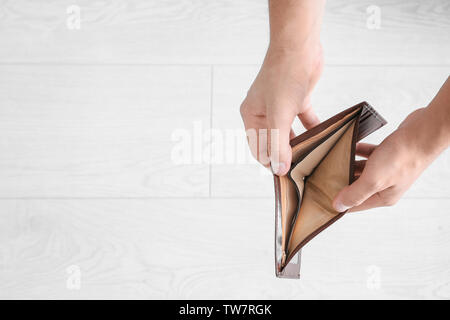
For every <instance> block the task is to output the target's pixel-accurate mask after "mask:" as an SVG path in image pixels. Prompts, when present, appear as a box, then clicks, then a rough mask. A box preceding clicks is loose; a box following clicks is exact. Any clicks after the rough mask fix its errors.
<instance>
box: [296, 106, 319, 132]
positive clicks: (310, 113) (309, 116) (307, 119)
mask: <svg viewBox="0 0 450 320" xmlns="http://www.w3.org/2000/svg"><path fill="white" fill-rule="evenodd" d="M298 118H299V119H300V121H301V123H302V124H303V126H304V127H305V128H306V129H311V128H313V127H315V126H316V125H318V124H319V123H320V120H319V117H318V116H317V115H316V113H315V112H314V110H313V108H312V107H309V108H307V109H306V110H305V111H303V112H302V113H299V114H298Z"/></svg>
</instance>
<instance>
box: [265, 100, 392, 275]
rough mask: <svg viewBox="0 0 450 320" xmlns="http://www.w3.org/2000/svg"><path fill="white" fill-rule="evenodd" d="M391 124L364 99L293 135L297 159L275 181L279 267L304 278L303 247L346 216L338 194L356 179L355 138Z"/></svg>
mask: <svg viewBox="0 0 450 320" xmlns="http://www.w3.org/2000/svg"><path fill="white" fill-rule="evenodd" d="M385 124H386V120H384V119H383V117H381V116H380V115H379V114H378V113H377V112H376V111H375V110H374V109H373V108H372V107H371V106H370V105H369V104H368V103H367V102H361V103H359V104H357V105H356V106H353V107H351V108H349V109H347V110H345V111H343V112H341V113H339V114H337V115H335V116H334V117H332V118H330V119H328V120H326V121H324V122H322V123H320V124H319V125H317V126H316V127H314V128H312V129H310V130H308V131H306V132H304V133H303V134H301V135H299V136H297V137H295V138H293V139H292V140H291V141H290V144H291V147H292V164H291V168H290V170H289V172H288V173H287V174H286V175H285V176H280V177H279V176H276V175H274V183H275V272H276V276H277V277H280V278H300V258H301V249H302V248H303V247H304V246H305V244H307V243H308V242H309V241H310V240H311V239H312V238H314V237H315V236H316V235H317V234H319V233H320V232H322V231H323V230H324V229H325V228H327V227H328V226H329V225H331V224H332V223H333V222H335V221H336V220H338V219H339V218H341V217H342V216H343V215H344V214H345V213H346V211H344V212H337V211H336V210H335V209H334V208H333V205H332V202H333V199H334V197H335V196H336V195H337V194H338V192H339V191H340V190H341V189H342V188H344V187H345V186H347V185H349V184H351V183H352V182H353V181H354V180H355V176H354V165H355V148H356V143H357V142H358V141H359V140H361V139H363V138H364V137H366V136H367V135H369V134H371V133H372V132H374V131H375V130H377V129H379V128H380V127H382V126H383V125H385Z"/></svg>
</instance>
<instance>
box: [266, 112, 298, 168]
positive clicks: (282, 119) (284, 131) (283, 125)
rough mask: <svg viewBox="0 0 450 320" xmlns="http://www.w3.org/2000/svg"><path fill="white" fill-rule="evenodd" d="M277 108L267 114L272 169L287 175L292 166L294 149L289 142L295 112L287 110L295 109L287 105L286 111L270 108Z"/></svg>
mask: <svg viewBox="0 0 450 320" xmlns="http://www.w3.org/2000/svg"><path fill="white" fill-rule="evenodd" d="M269 110H275V112H274V113H271V114H268V115H267V120H268V123H269V129H270V130H269V135H270V139H269V150H268V151H269V155H270V163H271V166H272V171H273V173H274V174H276V175H279V176H282V175H285V174H286V173H287V172H288V171H289V168H290V166H291V161H292V149H291V146H290V144H289V140H290V134H291V125H292V122H293V120H294V117H295V114H291V113H289V111H286V110H295V109H294V108H289V107H288V106H287V105H286V106H285V108H284V110H283V109H278V110H283V111H284V112H279V111H278V110H277V109H276V108H269Z"/></svg>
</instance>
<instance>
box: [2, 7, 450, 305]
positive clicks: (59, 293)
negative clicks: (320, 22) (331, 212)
mask: <svg viewBox="0 0 450 320" xmlns="http://www.w3.org/2000/svg"><path fill="white" fill-rule="evenodd" d="M74 3H76V5H77V6H78V7H79V8H80V10H81V11H80V13H81V24H80V27H81V28H80V29H79V30H78V29H71V28H69V27H68V25H67V21H68V19H70V15H71V13H69V14H68V13H67V10H68V9H67V8H68V7H70V5H72V4H74ZM371 5H377V6H378V7H379V9H380V13H381V15H380V18H381V19H380V23H381V24H380V28H379V29H369V28H368V27H367V25H366V22H367V19H368V17H369V14H368V13H367V11H366V10H367V8H368V7H369V6H371ZM0 39H1V44H0V298H4V299H11V298H37V299H44V298H70V299H79V298H87V299H91V298H138V299H148V298H181V299H185V298H205V299H216V298H259V299H271V298H274V299H280V298H296V299H299V298H300V299H302V298H377V299H378V298H394V299H398V298H419V299H421V298H441V299H445V298H446V299H449V298H450V254H449V252H450V183H449V181H450V152H449V151H446V152H445V153H444V154H442V155H441V156H440V158H438V159H437V160H436V162H435V163H433V164H432V166H431V167H430V168H429V169H428V170H427V171H426V172H425V173H424V174H423V176H422V177H421V178H420V179H419V180H418V181H417V182H416V183H415V185H414V186H413V187H412V188H411V189H410V190H409V191H408V192H407V194H406V195H405V197H404V199H402V200H401V201H400V202H399V203H398V204H397V205H396V206H394V207H390V208H382V209H376V210H372V211H369V212H367V213H361V214H351V215H350V214H349V215H347V216H346V217H345V218H343V219H342V220H340V221H339V222H338V223H336V224H335V225H333V226H332V227H330V228H329V229H328V230H327V231H326V232H324V233H322V234H320V235H319V236H318V237H317V238H316V239H314V241H312V242H311V243H310V244H308V246H307V247H306V248H305V249H304V250H303V256H302V258H303V261H302V279H301V280H297V281H295V280H280V279H276V278H275V277H274V274H273V273H274V270H273V224H274V216H273V215H274V213H273V205H274V201H273V185H272V178H271V176H270V174H268V173H267V172H266V171H265V170H264V169H261V168H260V167H259V166H258V165H257V164H256V163H255V162H254V161H244V163H237V162H238V161H236V159H231V160H228V161H224V163H218V162H217V161H216V162H214V161H213V163H211V161H208V160H211V159H213V157H214V156H216V155H217V154H231V155H233V154H235V153H236V150H241V151H242V153H244V155H245V156H246V157H247V156H248V151H247V149H246V146H245V143H241V142H242V141H243V139H239V134H238V135H237V137H238V138H237V139H236V144H235V145H233V144H231V145H228V144H227V145H224V146H219V147H218V146H217V145H216V146H215V147H214V148H213V149H212V150H211V151H210V152H208V151H209V149H208V147H209V144H208V143H207V142H205V143H204V144H203V145H202V146H201V147H202V148H203V149H204V151H205V155H206V158H205V159H203V161H198V162H196V163H194V164H191V163H184V164H177V163H174V161H173V155H172V154H173V150H174V147H175V144H176V143H175V142H174V139H173V137H174V132H176V131H177V130H178V131H180V130H185V131H186V130H187V132H191V133H192V132H194V131H195V130H196V129H195V128H198V127H199V126H200V127H201V132H202V133H205V132H206V135H207V132H210V130H209V129H214V130H218V131H219V132H226V131H230V132H237V133H242V124H241V120H240V115H239V105H240V102H241V101H242V99H243V98H244V96H245V94H246V91H247V89H248V87H249V85H250V84H251V82H252V80H253V78H254V77H255V74H256V72H257V71H258V66H259V64H260V62H261V61H262V58H263V57H264V53H265V48H266V46H267V40H268V21H267V3H266V1H261V0H251V1H240V0H232V1H229V0H228V1H225V0H220V1H207V0H203V1H202V0H189V1H188V0H182V1H180V0H170V1H156V0H151V1H144V0H133V1H125V0H109V1H101V2H93V1H88V0H77V1H48V0H47V1H44V0H39V1H37V0H33V1H30V0H16V1H2V0H0ZM322 39H323V45H324V49H325V59H326V66H325V71H324V74H323V76H322V79H321V80H320V82H319V84H318V87H317V90H316V91H315V93H314V96H313V104H314V107H315V109H316V110H317V112H318V114H319V115H320V117H321V118H322V119H326V118H327V117H329V116H331V115H333V114H334V113H336V112H338V111H340V110H342V109H344V108H346V107H349V106H351V105H354V104H356V103H358V102H360V101H363V100H366V101H368V102H369V103H371V104H372V105H373V106H374V107H376V109H377V110H378V111H380V113H381V114H382V115H383V116H384V117H385V118H386V119H387V120H388V121H389V124H388V125H387V126H386V127H384V128H383V129H381V130H379V131H378V132H377V133H375V134H374V135H373V136H371V137H370V138H369V139H368V141H371V142H380V141H381V140H382V139H383V137H385V136H386V135H388V134H389V133H390V132H392V131H393V130H394V129H395V128H396V127H397V126H398V124H399V123H400V122H401V120H402V119H403V118H404V117H405V116H406V115H407V114H408V113H410V112H411V111H412V110H414V109H415V108H419V107H423V106H426V105H427V103H428V102H429V101H430V100H431V98H432V97H433V96H434V94H435V93H436V92H437V90H438V89H439V87H440V85H441V84H442V83H443V82H444V81H445V79H446V78H447V77H448V76H449V74H450V72H449V71H450V3H449V1H447V0H436V1H425V0H424V1H409V0H408V1H407V0H384V1H381V0H379V1H373V0H370V1H369V0H350V1H349V0H347V1H344V0H339V1H338V0H334V1H329V3H328V4H327V8H326V14H325V17H324V27H323V33H322ZM296 131H297V132H301V127H300V125H299V124H296ZM418 134H420V133H418ZM244 142H245V141H244ZM239 152H240V151H239ZM74 268H75V270H77V272H76V273H73V270H74ZM74 277H75V278H74ZM74 279H75V280H74ZM73 281H75V283H76V285H73ZM71 284H72V285H71Z"/></svg>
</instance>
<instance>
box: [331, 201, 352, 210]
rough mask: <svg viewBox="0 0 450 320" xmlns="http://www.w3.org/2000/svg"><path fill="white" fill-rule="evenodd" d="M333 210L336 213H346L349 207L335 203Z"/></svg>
mask: <svg viewBox="0 0 450 320" xmlns="http://www.w3.org/2000/svg"><path fill="white" fill-rule="evenodd" d="M334 208H335V209H336V211H338V212H344V211H347V210H348V209H350V207H347V206H345V205H343V204H342V203H340V202H337V203H336V204H335V205H334Z"/></svg>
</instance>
